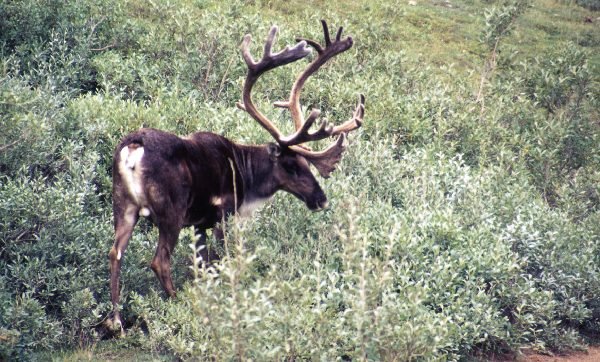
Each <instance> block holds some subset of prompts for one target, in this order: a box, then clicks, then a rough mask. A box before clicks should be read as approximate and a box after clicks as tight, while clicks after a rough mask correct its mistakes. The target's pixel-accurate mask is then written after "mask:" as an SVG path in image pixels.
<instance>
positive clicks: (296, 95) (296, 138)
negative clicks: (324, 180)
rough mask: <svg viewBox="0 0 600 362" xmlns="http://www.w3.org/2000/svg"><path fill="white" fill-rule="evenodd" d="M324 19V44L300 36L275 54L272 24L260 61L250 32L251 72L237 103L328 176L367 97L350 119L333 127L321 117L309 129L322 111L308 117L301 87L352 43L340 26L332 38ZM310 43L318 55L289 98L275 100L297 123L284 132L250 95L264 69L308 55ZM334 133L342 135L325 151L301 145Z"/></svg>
mask: <svg viewBox="0 0 600 362" xmlns="http://www.w3.org/2000/svg"><path fill="white" fill-rule="evenodd" d="M321 23H322V24H323V32H324V36H325V46H324V47H323V46H321V45H320V44H319V43H317V42H315V41H313V40H309V39H297V41H298V43H297V44H296V45H295V46H294V47H293V48H291V49H290V48H289V47H285V48H284V49H283V50H282V51H280V52H279V53H276V54H273V53H271V48H272V46H273V42H274V41H275V36H276V34H277V27H276V26H273V27H272V28H271V30H270V32H269V36H268V37H267V41H266V43H265V47H264V53H263V57H262V59H261V60H260V61H259V62H255V61H254V59H253V58H252V55H251V54H250V50H249V45H250V41H251V37H250V35H246V36H245V37H244V40H243V42H242V46H241V47H242V54H243V57H244V60H245V61H246V64H247V65H248V74H247V76H246V81H245V83H244V90H243V95H242V102H243V103H238V104H237V106H238V107H239V108H240V109H243V110H245V111H246V112H248V113H249V114H250V115H251V116H252V117H253V118H254V119H255V120H257V121H258V122H259V123H260V125H261V126H263V127H264V128H265V129H266V130H267V131H268V132H269V133H270V134H271V135H272V136H273V138H275V140H276V141H277V142H278V143H279V144H280V145H282V146H284V147H289V148H290V149H292V150H293V151H295V152H297V153H299V154H301V155H303V156H304V157H306V158H307V159H308V160H309V161H310V162H311V163H312V164H313V165H314V166H315V167H316V168H317V170H318V171H319V173H320V174H321V175H322V176H323V177H328V176H329V174H330V173H331V172H332V171H333V170H334V169H335V165H336V164H337V163H338V162H339V160H340V159H341V155H342V152H343V151H344V148H345V146H344V140H345V134H346V133H347V132H350V131H353V130H355V129H357V128H358V127H360V126H361V124H362V120H363V116H364V103H365V97H364V95H362V94H361V95H360V97H359V101H358V105H357V106H356V109H355V111H354V114H353V117H352V118H351V119H350V120H348V121H347V122H345V123H343V124H342V125H339V126H335V127H334V126H333V125H331V124H329V123H328V122H327V121H325V120H322V121H321V124H320V126H319V128H318V129H317V130H316V131H313V132H311V131H310V128H311V127H312V125H313V124H314V122H315V121H316V120H317V118H319V116H320V114H321V112H320V111H319V110H318V109H312V110H311V112H310V114H309V116H308V118H306V120H305V119H304V116H303V114H302V108H301V106H300V91H301V90H302V87H303V86H304V83H305V82H306V80H307V79H308V77H310V76H311V75H312V74H314V73H315V72H316V71H318V70H319V68H321V66H323V65H324V64H325V63H326V62H327V61H328V60H329V59H331V58H332V57H334V56H336V55H337V54H340V53H342V52H344V51H346V50H348V49H350V48H351V47H352V44H353V40H352V38H351V37H346V38H344V39H341V37H342V30H343V28H341V27H340V28H339V29H338V31H337V34H336V38H335V41H333V42H332V41H331V38H330V34H329V29H328V27H327V23H326V22H325V21H324V20H321ZM307 44H308V45H310V46H311V47H313V48H314V49H315V50H316V51H317V53H318V55H317V57H316V58H315V59H314V60H313V61H312V62H311V63H310V64H309V65H308V67H307V68H306V69H305V70H304V71H303V72H302V73H301V74H300V75H299V76H298V78H297V79H296V81H295V82H294V85H293V86H292V90H291V92H290V98H289V100H288V101H285V102H276V103H275V106H277V107H283V108H288V109H289V110H290V113H291V116H292V119H293V121H294V125H295V127H296V132H295V133H293V134H292V135H290V136H283V135H282V134H281V132H280V131H279V130H278V129H277V127H276V126H275V125H274V124H273V123H272V122H271V121H270V120H269V119H267V118H266V117H265V116H264V115H263V114H262V113H260V111H258V110H257V109H256V107H255V106H254V103H253V102H252V97H251V92H252V87H253V86H254V84H255V82H256V80H257V79H258V78H259V77H260V76H261V75H262V74H263V73H264V72H266V71H268V70H270V69H273V68H275V67H278V66H281V65H285V64H288V63H291V62H294V61H296V60H298V59H301V58H304V57H305V56H307V55H308V54H309V53H310V49H309V48H307V47H306V45H307ZM335 135H340V137H339V138H338V140H337V141H336V142H335V143H334V144H333V145H331V146H330V147H329V148H327V149H326V150H324V151H320V152H315V151H311V150H309V149H307V148H305V147H302V146H299V145H300V144H302V143H305V142H310V141H318V140H322V139H325V138H328V137H331V136H335Z"/></svg>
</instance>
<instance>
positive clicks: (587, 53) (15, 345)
mask: <svg viewBox="0 0 600 362" xmlns="http://www.w3.org/2000/svg"><path fill="white" fill-rule="evenodd" d="M599 17H600V14H599V13H598V6H597V2H596V1H592V0H576V1H569V0H537V1H531V2H530V1H520V0H516V1H515V0H508V1H493V0H485V1H480V0H449V1H427V2H425V1H416V4H415V3H413V2H410V4H409V2H408V1H395V0H385V1H378V2H357V1H350V0H340V1H322V0H314V1H302V2H300V1H283V0H271V1H251V2H245V1H241V0H238V1H235V0H232V1H220V2H219V1H209V0H173V1H150V2H148V1H141V0H128V1H117V0H84V1H76V2H63V1H57V0H43V1H33V0H22V1H1V2H0V359H2V360H28V359H52V358H55V359H61V358H66V359H69V358H70V359H84V358H96V359H98V360H106V359H111V358H112V359H115V358H118V359H139V358H143V357H146V358H149V359H150V358H151V359H175V358H180V359H198V360H205V359H210V358H212V359H215V360H231V359H241V360H242V359H243V360H246V359H252V360H283V359H289V360H295V359H310V360H319V359H321V360H334V359H352V360H388V361H392V360H461V359H463V360H464V359H478V358H481V359H486V358H488V357H489V356H490V355H496V354H505V353H509V354H510V353H519V351H522V350H523V349H533V350H538V351H552V352H557V351H558V352H562V351H568V350H572V349H579V348H585V346H586V345H587V344H589V343H591V342H594V341H596V342H597V341H598V336H599V335H600V117H599V113H598V110H599V109H600V105H599V100H598V95H599V93H600V92H599V89H600V88H599V83H598V81H599V69H600V51H599V48H600V32H598V23H599V22H600V19H599ZM320 19H326V20H327V21H328V22H329V23H330V24H331V25H332V27H337V26H344V29H345V33H346V34H349V35H352V36H353V39H354V42H355V45H354V47H353V48H352V49H350V50H349V51H347V52H345V53H344V54H342V55H340V56H338V57H336V58H335V59H333V60H332V61H331V63H330V64H328V65H327V66H325V67H324V68H323V69H322V70H321V71H320V72H319V73H318V74H316V75H315V76H314V77H312V78H311V79H310V80H309V81H308V82H307V83H306V85H305V89H304V92H303V95H302V102H303V104H304V105H306V106H307V107H308V106H311V105H314V106H317V107H318V108H320V109H321V111H322V115H324V116H326V117H327V118H329V119H330V120H333V121H335V122H336V123H338V124H339V123H341V122H343V121H345V120H346V117H347V116H348V114H351V113H352V109H353V108H354V107H355V100H356V97H357V90H359V91H360V92H362V93H365V94H366V95H367V103H366V108H365V122H364V126H363V127H362V128H361V129H359V130H357V131H355V132H353V134H352V135H350V136H349V137H348V138H349V139H348V141H349V143H350V146H349V147H348V149H347V151H346V153H345V156H344V158H343V160H342V161H341V162H340V164H339V166H338V169H337V170H336V172H335V173H334V174H333V175H332V177H331V178H329V179H327V180H321V181H320V183H321V185H322V187H323V189H324V190H325V192H326V193H327V196H328V199H329V205H330V206H329V208H328V209H327V210H326V211H323V212H319V213H312V212H310V211H309V210H307V209H306V207H305V205H304V204H303V203H301V202H300V201H298V200H296V199H294V198H293V197H292V196H291V195H288V194H283V193H281V194H277V196H276V197H275V199H274V200H273V201H272V202H271V203H269V204H267V205H266V206H265V207H264V208H263V209H262V210H260V211H259V212H257V213H256V214H255V215H254V216H253V217H252V218H249V219H247V220H244V221H239V220H232V221H231V222H229V223H227V225H224V228H225V230H226V232H225V242H224V243H223V244H222V245H214V247H217V248H219V253H220V255H221V256H222V260H221V261H220V262H219V263H217V264H215V266H214V268H215V269H216V270H217V271H218V272H216V273H215V272H214V271H211V270H209V269H206V268H204V267H202V265H201V264H199V263H197V260H195V259H194V255H195V253H194V251H195V250H193V247H190V245H194V244H195V240H194V236H193V233H192V231H191V230H186V231H184V232H183V233H182V235H181V236H180V240H179V243H178V246H177V248H176V250H175V253H174V255H175V257H174V258H173V260H172V262H173V279H174V284H175V285H176V286H177V287H178V294H177V296H176V297H175V298H167V297H166V296H165V294H164V292H163V291H162V288H161V287H160V285H159V284H158V282H157V281H156V279H155V278H154V276H153V274H152V271H151V269H150V268H149V267H148V265H149V263H150V261H151V260H152V256H153V253H154V249H155V246H156V243H157V237H158V235H157V230H156V228H155V227H154V226H153V225H152V224H151V223H149V222H147V221H143V220H142V221H140V223H139V224H138V226H137V228H136V231H135V232H134V235H133V238H132V240H131V242H130V245H129V248H128V249H127V252H126V254H125V255H124V263H123V267H122V280H123V281H124V283H123V285H122V289H121V292H122V294H121V300H122V310H121V316H122V318H123V322H124V325H125V330H126V332H127V333H126V335H125V336H124V337H122V338H116V337H114V336H113V335H112V334H111V331H109V330H107V328H105V323H104V322H105V319H106V317H107V316H108V315H109V312H110V310H111V303H110V300H109V281H108V279H109V278H108V276H109V267H108V259H107V254H108V251H109V250H110V246H111V244H112V239H113V226H112V215H111V212H112V200H111V182H112V180H111V164H112V156H113V150H114V148H115V146H116V145H117V144H118V142H119V140H120V139H121V137H123V136H124V135H125V134H127V133H129V132H132V131H134V130H136V129H138V128H140V127H142V126H144V127H154V128H158V129H161V130H165V131H169V132H173V133H176V134H179V135H186V134H189V133H192V132H194V131H198V130H204V131H212V132H215V133H218V134H221V135H224V136H226V137H228V138H230V139H232V140H235V141H237V142H240V143H247V144H255V143H264V142H268V141H270V137H269V135H268V134H266V132H264V130H263V129H262V128H261V127H260V126H259V125H258V124H257V123H256V122H253V121H251V120H250V119H249V116H248V115H247V114H246V113H244V112H242V111H241V110H239V109H237V108H236V106H235V104H236V102H237V101H239V99H240V95H241V86H242V83H243V80H244V77H245V72H246V65H245V64H244V61H243V60H242V57H241V54H240V49H239V45H240V43H241V39H242V37H243V36H244V35H245V34H247V33H252V34H253V35H254V38H255V39H257V41H256V42H254V43H253V44H252V52H253V53H254V54H259V51H260V45H261V44H262V42H261V41H260V40H259V39H262V37H263V36H264V34H267V32H268V29H269V28H270V27H271V25H273V24H277V25H279V26H280V29H281V32H280V38H279V40H278V44H280V45H283V44H293V43H295V38H296V37H298V36H300V37H306V38H312V39H322V38H321V37H322V34H321V29H320V27H319V20H320ZM309 57H310V56H309ZM305 65H306V62H305V61H300V62H297V64H296V63H294V64H290V65H288V66H286V67H285V68H282V69H275V70H274V71H272V72H269V74H267V75H265V77H264V79H261V82H260V84H257V86H256V89H255V102H256V103H257V105H259V106H260V109H262V110H265V112H267V113H268V116H269V117H270V118H271V119H273V120H274V121H275V122H276V123H277V124H278V126H279V127H281V129H282V130H284V132H288V131H289V130H291V129H292V127H293V124H292V122H291V120H290V119H289V116H288V113H287V112H286V111H284V110H281V109H278V108H273V107H272V103H273V102H274V101H279V100H282V99H286V98H287V92H288V90H289V89H290V87H291V84H292V82H293V80H294V79H293V75H294V74H297V73H298V71H300V70H301V69H302V68H303V67H304V66H305ZM323 142H326V141H323ZM323 145H325V143H324V144H323ZM132 351H133V352H132Z"/></svg>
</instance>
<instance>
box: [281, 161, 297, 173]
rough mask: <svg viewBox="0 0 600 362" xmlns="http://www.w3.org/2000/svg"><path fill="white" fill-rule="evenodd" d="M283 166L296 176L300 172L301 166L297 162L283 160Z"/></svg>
mask: <svg viewBox="0 0 600 362" xmlns="http://www.w3.org/2000/svg"><path fill="white" fill-rule="evenodd" d="M282 166H283V169H284V170H285V172H287V173H288V174H289V175H292V176H296V175H297V174H298V171H299V168H298V165H297V164H296V163H295V162H283V164H282Z"/></svg>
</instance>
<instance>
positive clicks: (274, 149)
mask: <svg viewBox="0 0 600 362" xmlns="http://www.w3.org/2000/svg"><path fill="white" fill-rule="evenodd" d="M267 151H268V152H269V158H270V159H271V161H275V160H277V158H278V157H279V156H281V147H280V146H279V145H278V144H277V143H269V144H268V145H267Z"/></svg>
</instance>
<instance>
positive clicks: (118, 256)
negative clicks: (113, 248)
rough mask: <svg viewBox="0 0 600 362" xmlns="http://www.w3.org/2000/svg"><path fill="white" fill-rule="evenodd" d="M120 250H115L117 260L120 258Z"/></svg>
mask: <svg viewBox="0 0 600 362" xmlns="http://www.w3.org/2000/svg"><path fill="white" fill-rule="evenodd" d="M121 256H122V255H121V250H118V251H117V260H121Z"/></svg>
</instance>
